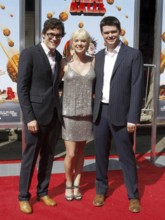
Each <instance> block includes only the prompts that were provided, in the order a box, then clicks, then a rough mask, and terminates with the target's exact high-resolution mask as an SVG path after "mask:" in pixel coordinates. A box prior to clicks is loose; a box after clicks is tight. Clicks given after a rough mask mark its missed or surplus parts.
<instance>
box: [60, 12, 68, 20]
mask: <svg viewBox="0 0 165 220" xmlns="http://www.w3.org/2000/svg"><path fill="white" fill-rule="evenodd" d="M59 19H60V20H61V21H66V20H67V19H68V12H66V11H63V12H61V13H60V14H59Z"/></svg>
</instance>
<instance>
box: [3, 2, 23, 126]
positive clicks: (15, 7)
mask: <svg viewBox="0 0 165 220" xmlns="http://www.w3.org/2000/svg"><path fill="white" fill-rule="evenodd" d="M19 10H20V1H19V0H14V1H13V0H1V1H0V125H1V123H3V124H4V123H17V122H20V120H21V119H20V106H19V103H18V98H17V89H16V88H17V73H18V60H19V48H20V45H19V44H20V39H19V33H20V27H19V24H20V19H21V18H20V16H19Z"/></svg>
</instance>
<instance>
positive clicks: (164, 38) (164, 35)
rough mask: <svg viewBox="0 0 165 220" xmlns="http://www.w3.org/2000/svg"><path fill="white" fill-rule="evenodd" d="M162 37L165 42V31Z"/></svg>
mask: <svg viewBox="0 0 165 220" xmlns="http://www.w3.org/2000/svg"><path fill="white" fill-rule="evenodd" d="M161 38H162V40H163V41H164V42H165V32H164V33H163V34H162V36H161Z"/></svg>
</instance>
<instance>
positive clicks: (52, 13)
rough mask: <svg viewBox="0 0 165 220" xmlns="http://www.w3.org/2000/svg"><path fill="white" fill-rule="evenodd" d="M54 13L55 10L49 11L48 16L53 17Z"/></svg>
mask: <svg viewBox="0 0 165 220" xmlns="http://www.w3.org/2000/svg"><path fill="white" fill-rule="evenodd" d="M54 14H55V12H54V11H53V12H48V13H47V18H48V19H50V18H52V17H53V16H54Z"/></svg>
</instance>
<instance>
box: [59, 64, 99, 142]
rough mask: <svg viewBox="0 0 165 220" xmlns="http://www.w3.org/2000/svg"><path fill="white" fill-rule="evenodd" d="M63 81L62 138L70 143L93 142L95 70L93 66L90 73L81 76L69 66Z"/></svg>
mask: <svg viewBox="0 0 165 220" xmlns="http://www.w3.org/2000/svg"><path fill="white" fill-rule="evenodd" d="M63 79H64V87H63V97H62V106H63V109H62V115H63V122H64V124H63V126H62V138H63V139H64V140H70V141H85V140H91V139H92V137H93V134H92V133H93V132H92V99H93V98H92V96H93V94H92V93H93V83H94V79H95V72H94V68H93V66H92V64H91V66H90V69H89V71H88V72H87V73H86V74H85V75H81V74H79V73H77V72H76V71H74V70H73V69H72V68H71V67H70V65H69V64H68V71H67V72H66V73H65V74H64V77H63Z"/></svg>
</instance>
